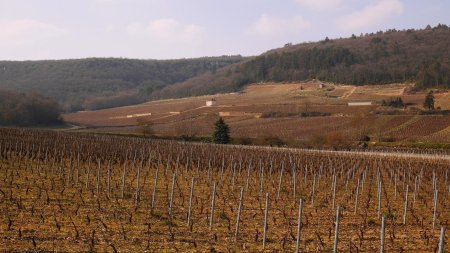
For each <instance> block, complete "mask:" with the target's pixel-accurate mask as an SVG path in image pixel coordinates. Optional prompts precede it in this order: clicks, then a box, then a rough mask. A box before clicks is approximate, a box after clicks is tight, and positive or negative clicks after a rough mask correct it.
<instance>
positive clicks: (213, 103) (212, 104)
mask: <svg viewBox="0 0 450 253" xmlns="http://www.w3.org/2000/svg"><path fill="white" fill-rule="evenodd" d="M216 104H217V101H216V99H215V98H211V99H210V100H207V101H206V106H215V105H216Z"/></svg>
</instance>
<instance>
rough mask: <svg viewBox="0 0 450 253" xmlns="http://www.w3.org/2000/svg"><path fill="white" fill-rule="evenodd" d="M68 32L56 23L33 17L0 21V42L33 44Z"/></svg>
mask: <svg viewBox="0 0 450 253" xmlns="http://www.w3.org/2000/svg"><path fill="white" fill-rule="evenodd" d="M67 33H68V31H67V30H65V29H63V28H60V27H58V26H56V25H53V24H49V23H45V22H41V21H38V20H33V19H19V20H2V21H0V44H32V43H37V42H41V41H47V40H53V39H55V38H58V37H62V36H64V35H66V34H67Z"/></svg>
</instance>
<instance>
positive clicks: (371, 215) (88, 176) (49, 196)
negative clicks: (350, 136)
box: [0, 128, 450, 252]
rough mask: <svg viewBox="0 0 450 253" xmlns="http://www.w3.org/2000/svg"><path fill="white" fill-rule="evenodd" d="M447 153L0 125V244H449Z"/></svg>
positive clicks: (410, 247)
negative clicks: (303, 147)
mask: <svg viewBox="0 0 450 253" xmlns="http://www.w3.org/2000/svg"><path fill="white" fill-rule="evenodd" d="M449 165H450V157H449V156H446V155H438V154H434V155H433V154H429V155H424V154H404V153H396V154H394V153H392V154H390V153H381V152H372V153H371V152H333V151H319V150H300V149H283V148H263V147H249V146H247V147H244V146H231V145H230V146H223V145H211V144H203V143H185V142H173V141H162V140H150V139H144V138H125V137H117V136H102V135H87V134H76V133H64V132H53V131H43V130H29V129H7V128H1V129H0V204H1V210H2V211H1V212H0V251H2V252H24V251H38V252H49V251H52V252H55V251H58V252H178V251H180V252H186V251H188V252H196V251H199V252H206V251H208V252H215V251H218V252H235V251H238V252H241V251H243V252H255V251H256V252H258V251H267V252H274V251H288V252H294V251H300V252H331V251H334V252H337V251H340V252H376V251H378V252H380V250H381V252H383V250H385V251H388V252H403V251H414V252H437V251H439V252H444V247H445V241H446V240H445V237H446V235H445V233H444V232H445V227H447V225H448V222H449V220H450V212H449V208H450V182H449V181H450V180H449V175H448V169H449V167H450V166H449ZM447 237H448V236H447ZM447 248H448V247H447Z"/></svg>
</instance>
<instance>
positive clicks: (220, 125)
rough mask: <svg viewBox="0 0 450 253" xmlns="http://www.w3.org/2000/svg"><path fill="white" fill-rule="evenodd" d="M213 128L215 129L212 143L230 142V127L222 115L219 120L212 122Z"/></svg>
mask: <svg viewBox="0 0 450 253" xmlns="http://www.w3.org/2000/svg"><path fill="white" fill-rule="evenodd" d="M214 128H215V130H214V134H213V136H212V141H213V143H217V144H227V143H230V128H229V126H228V125H227V124H226V123H225V121H224V120H223V119H222V117H220V118H219V120H217V121H216V123H215V124H214Z"/></svg>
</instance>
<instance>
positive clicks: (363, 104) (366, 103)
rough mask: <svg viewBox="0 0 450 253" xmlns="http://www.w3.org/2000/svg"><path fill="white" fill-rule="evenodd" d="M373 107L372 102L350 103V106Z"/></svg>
mask: <svg viewBox="0 0 450 253" xmlns="http://www.w3.org/2000/svg"><path fill="white" fill-rule="evenodd" d="M367 105H372V102H370V101H361V102H348V106H367Z"/></svg>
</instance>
